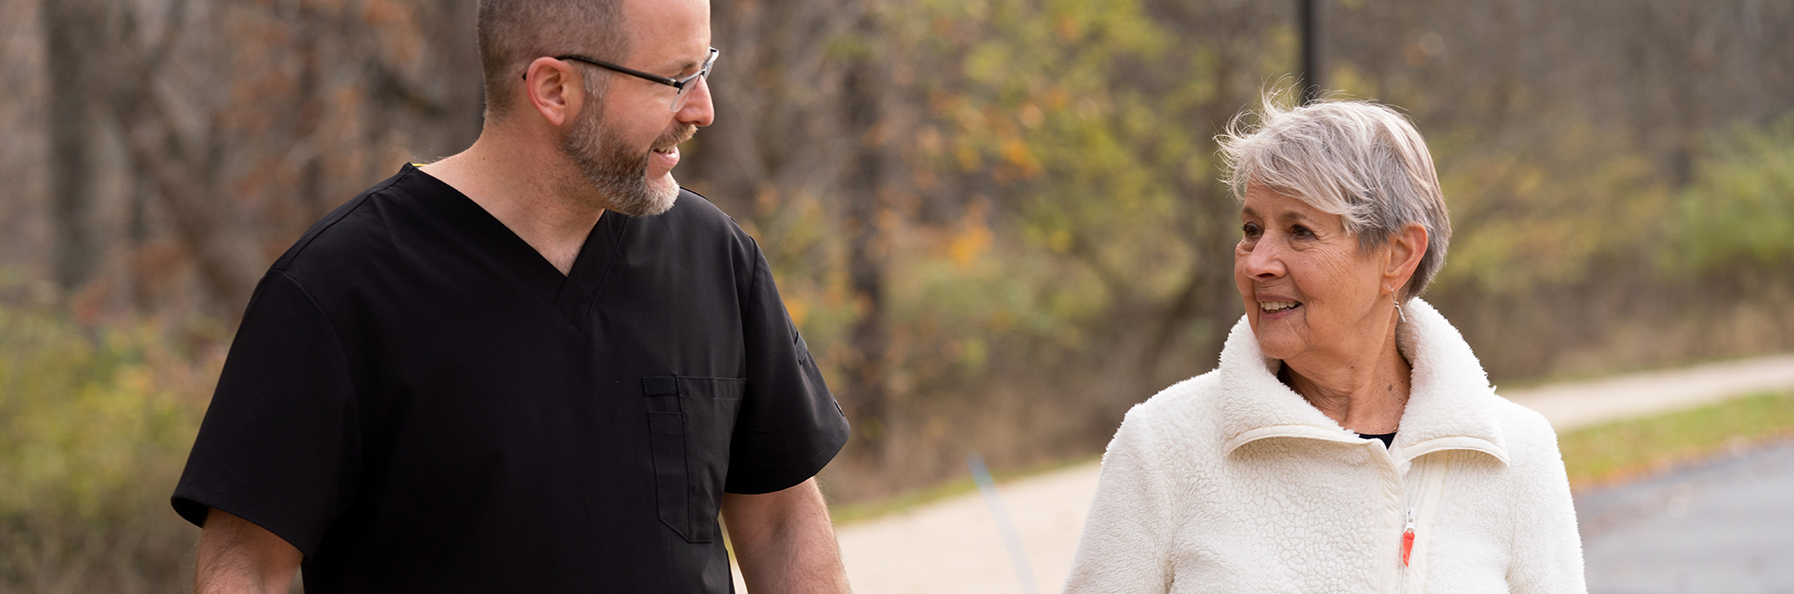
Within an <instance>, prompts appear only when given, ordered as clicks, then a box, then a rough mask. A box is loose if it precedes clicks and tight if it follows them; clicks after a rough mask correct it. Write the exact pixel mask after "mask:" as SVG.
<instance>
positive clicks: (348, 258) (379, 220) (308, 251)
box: [270, 167, 423, 280]
mask: <svg viewBox="0 0 1794 594" xmlns="http://www.w3.org/2000/svg"><path fill="white" fill-rule="evenodd" d="M420 175H423V173H422V172H420V171H418V170H417V169H416V168H413V167H406V168H405V169H403V170H401V171H399V172H398V173H396V174H394V175H393V176H392V177H389V178H386V179H385V180H382V181H381V182H380V183H377V184H374V185H373V186H371V187H369V188H368V189H367V190H364V191H363V192H362V193H361V194H358V195H356V196H355V197H354V198H351V199H349V201H347V202H344V203H343V204H342V205H341V206H338V207H336V208H335V209H334V210H331V211H330V213H329V214H326V215H324V217H323V218H320V219H318V221H317V222H316V223H313V224H312V226H311V227H310V228H308V229H306V230H305V233H304V234H303V235H301V236H300V237H299V239H298V240H297V241H295V242H293V245H292V246H291V247H288V248H287V250H286V252H284V253H282V254H281V256H280V257H279V258H278V259H276V260H275V261H274V264H273V265H272V266H270V268H271V269H273V270H277V271H280V272H283V273H286V274H287V275H289V276H292V277H294V278H295V279H306V280H310V279H324V278H330V277H333V276H339V275H340V274H341V273H342V272H346V271H348V270H350V269H352V268H353V267H355V266H357V265H359V264H363V263H367V262H369V260H370V259H373V258H377V257H378V256H379V255H380V254H383V253H390V252H391V250H390V249H388V248H390V247H391V246H392V244H393V242H394V241H395V240H397V238H398V237H399V236H400V235H403V234H404V231H405V230H406V228H408V227H412V226H415V225H416V224H417V222H418V220H419V215H420V214H422V213H421V212H420V209H419V208H418V205H417V204H416V197H415V196H414V193H415V191H416V189H417V188H416V186H417V185H418V184H417V182H418V180H417V179H415V177H416V176H420Z"/></svg>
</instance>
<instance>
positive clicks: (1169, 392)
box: [1117, 371, 1219, 441]
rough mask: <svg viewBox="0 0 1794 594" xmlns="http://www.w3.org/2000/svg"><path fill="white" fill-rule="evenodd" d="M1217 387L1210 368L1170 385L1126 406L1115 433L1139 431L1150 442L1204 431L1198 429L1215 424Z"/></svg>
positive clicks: (1213, 373)
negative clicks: (1130, 406)
mask: <svg viewBox="0 0 1794 594" xmlns="http://www.w3.org/2000/svg"><path fill="white" fill-rule="evenodd" d="M1218 390H1219V385H1218V382H1217V381H1216V377H1215V372H1213V371H1210V372H1208V373H1204V374H1202V375H1198V376H1196V377H1192V378H1189V379H1186V380H1183V381H1180V382H1177V383H1175V384H1172V385H1171V386H1170V387H1167V388H1165V389H1163V390H1160V391H1159V393H1157V394H1154V395H1153V396H1152V397H1151V398H1147V399H1146V401H1144V402H1141V403H1139V404H1136V405H1134V407H1133V408H1131V409H1129V410H1128V412H1127V415H1126V416H1125V417H1123V418H1122V421H1121V430H1120V431H1118V432H1117V435H1118V436H1119V435H1120V434H1121V433H1138V434H1140V436H1141V437H1145V438H1147V439H1148V440H1150V441H1161V440H1166V439H1176V438H1179V437H1180V436H1181V437H1188V436H1190V435H1199V434H1205V433H1206V432H1203V431H1201V430H1202V429H1203V428H1205V427H1208V426H1212V425H1213V424H1214V420H1213V416H1214V415H1213V410H1214V400H1215V396H1216V394H1217V392H1218Z"/></svg>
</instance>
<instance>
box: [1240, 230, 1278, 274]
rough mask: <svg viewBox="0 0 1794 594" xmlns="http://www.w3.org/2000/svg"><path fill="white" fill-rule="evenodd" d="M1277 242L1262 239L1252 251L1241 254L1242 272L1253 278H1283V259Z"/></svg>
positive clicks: (1248, 250)
mask: <svg viewBox="0 0 1794 594" xmlns="http://www.w3.org/2000/svg"><path fill="white" fill-rule="evenodd" d="M1280 251H1281V250H1278V249H1277V245H1276V243H1275V242H1271V241H1265V240H1264V239H1260V240H1258V241H1257V242H1255V245H1253V246H1252V247H1251V249H1247V250H1244V253H1242V254H1240V258H1241V260H1242V261H1241V263H1240V264H1241V269H1240V271H1241V272H1244V273H1246V275H1247V276H1250V277H1253V278H1261V279H1265V278H1277V277H1279V276H1283V272H1284V267H1283V257H1282V254H1281V253H1280Z"/></svg>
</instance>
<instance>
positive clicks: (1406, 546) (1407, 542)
mask: <svg viewBox="0 0 1794 594" xmlns="http://www.w3.org/2000/svg"><path fill="white" fill-rule="evenodd" d="M1413 551H1414V508H1413V507H1412V506H1410V507H1408V528H1407V530H1405V531H1403V532H1402V567H1407V566H1408V553H1411V552H1413Z"/></svg>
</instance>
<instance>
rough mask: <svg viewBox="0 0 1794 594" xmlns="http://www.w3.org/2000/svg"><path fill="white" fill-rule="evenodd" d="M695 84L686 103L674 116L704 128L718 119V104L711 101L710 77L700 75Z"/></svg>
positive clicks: (682, 121)
mask: <svg viewBox="0 0 1794 594" xmlns="http://www.w3.org/2000/svg"><path fill="white" fill-rule="evenodd" d="M693 84H694V85H696V86H693V87H692V88H691V91H690V93H691V96H690V97H686V98H685V105H684V106H682V107H680V108H679V113H678V114H676V115H675V116H674V118H675V119H677V120H679V122H681V123H685V124H691V125H693V126H697V127H699V128H702V127H705V126H708V125H710V123H711V122H713V121H715V120H716V106H715V105H712V104H711V103H710V77H708V76H704V77H699V78H698V80H696V81H693Z"/></svg>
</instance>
